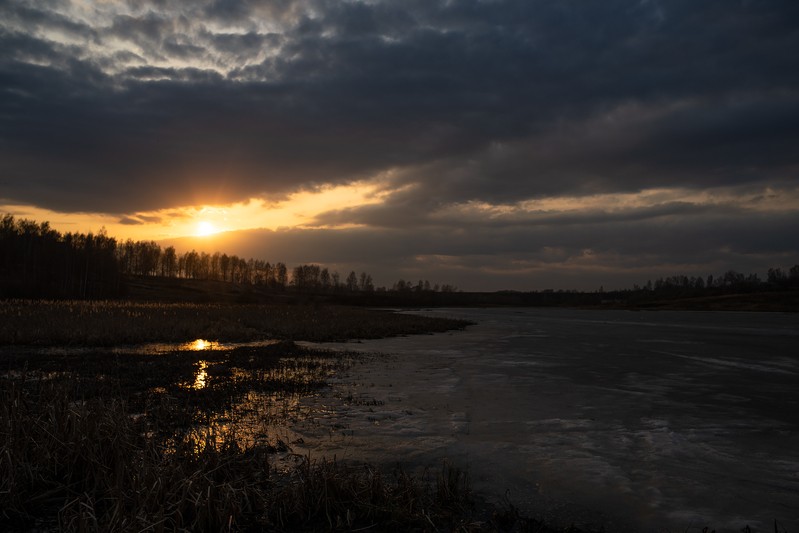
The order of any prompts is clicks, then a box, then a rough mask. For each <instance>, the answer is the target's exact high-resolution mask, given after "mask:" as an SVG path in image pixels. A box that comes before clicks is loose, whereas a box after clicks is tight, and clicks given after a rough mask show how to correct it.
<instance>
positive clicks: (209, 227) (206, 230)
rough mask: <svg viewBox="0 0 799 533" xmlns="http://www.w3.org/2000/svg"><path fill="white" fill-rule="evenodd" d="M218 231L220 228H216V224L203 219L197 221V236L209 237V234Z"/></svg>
mask: <svg viewBox="0 0 799 533" xmlns="http://www.w3.org/2000/svg"><path fill="white" fill-rule="evenodd" d="M218 232H219V230H218V229H216V226H214V225H213V224H211V223H210V222H207V221H205V220H203V221H201V222H198V223H197V231H196V232H195V235H196V236H197V237H207V236H208V235H213V234H214V233H218Z"/></svg>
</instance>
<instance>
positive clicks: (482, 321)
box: [299, 309, 799, 532]
mask: <svg viewBox="0 0 799 533" xmlns="http://www.w3.org/2000/svg"><path fill="white" fill-rule="evenodd" d="M423 312H424V313H429V314H434V315H439V316H441V315H443V316H448V317H454V318H465V319H468V320H471V321H474V322H475V323H476V324H475V325H474V326H470V327H468V328H467V329H466V330H464V331H458V332H449V333H442V334H436V335H423V336H410V337H400V338H391V339H378V340H369V341H363V342H360V343H344V344H324V345H323V346H325V347H328V348H334V349H338V348H342V349H348V350H353V349H355V350H358V351H364V352H369V353H373V352H379V353H382V354H386V355H384V356H380V357H376V358H371V359H369V360H367V361H366V362H364V363H361V364H358V365H356V366H355V367H353V368H352V369H351V370H350V371H349V372H347V373H344V374H342V375H340V376H339V377H338V378H337V379H336V380H335V381H334V383H333V386H332V388H331V389H330V390H329V391H327V393H326V394H324V395H322V396H319V397H316V398H313V399H309V400H307V401H309V402H313V403H314V405H309V409H311V411H312V412H315V413H317V415H316V416H314V417H312V418H313V419H312V420H310V421H309V422H308V423H307V424H306V426H305V427H300V428H299V432H300V434H301V435H302V437H303V441H304V442H305V445H304V446H305V448H304V451H303V450H300V451H303V453H305V452H309V453H311V454H312V457H316V458H320V457H321V456H326V457H329V458H332V457H333V456H335V457H336V458H337V459H339V460H341V459H346V460H353V461H368V462H374V463H380V464H385V465H395V464H398V465H401V466H403V467H405V468H410V469H414V468H416V469H418V468H419V467H421V466H429V467H431V468H433V469H435V468H438V467H440V465H441V461H443V460H447V461H449V462H450V463H452V464H453V465H456V466H459V467H463V468H466V469H468V471H469V472H470V475H471V479H472V486H473V488H474V489H475V490H476V491H478V492H479V493H481V494H483V495H485V496H486V497H488V498H492V497H497V496H503V495H506V496H507V498H508V500H509V501H510V502H512V503H513V504H514V505H516V506H517V507H519V508H520V509H521V510H522V511H523V512H525V513H527V514H528V515H531V516H535V517H540V518H546V519H548V520H553V521H555V522H563V523H566V524H567V525H568V523H571V522H575V523H576V524H577V525H582V526H589V527H599V526H604V527H605V529H606V530H608V531H667V530H668V531H701V529H702V527H704V526H710V528H711V529H716V530H717V531H719V532H721V531H736V532H738V531H741V529H742V528H743V527H744V526H746V525H749V526H750V527H752V528H753V529H755V530H769V531H773V530H774V520H775V519H776V520H777V521H778V523H779V526H780V531H782V529H783V528H784V529H786V530H788V531H799V349H798V348H797V347H798V346H799V315H797V314H781V313H722V312H676V311H675V312H672V311H650V312H632V311H596V310H567V309H439V310H424V311H423ZM342 399H343V400H344V401H342ZM492 495H493V496H492Z"/></svg>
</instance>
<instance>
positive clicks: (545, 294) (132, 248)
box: [0, 214, 799, 305]
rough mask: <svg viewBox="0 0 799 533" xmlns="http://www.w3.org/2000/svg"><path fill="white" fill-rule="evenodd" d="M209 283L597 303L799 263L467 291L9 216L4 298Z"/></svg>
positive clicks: (755, 284) (407, 301) (756, 286)
mask: <svg viewBox="0 0 799 533" xmlns="http://www.w3.org/2000/svg"><path fill="white" fill-rule="evenodd" d="M147 279H161V280H170V279H172V280H201V281H216V282H226V283H230V284H235V285H239V286H249V287H257V288H258V289H259V290H260V291H262V294H264V293H265V294H268V293H281V294H286V293H288V294H292V293H293V294H303V295H307V294H317V295H327V296H328V297H330V298H334V299H337V300H340V301H342V302H344V303H363V304H374V305H388V304H393V305H491V304H495V305H593V304H602V303H605V304H607V303H614V302H615V303H628V304H629V303H641V302H645V301H649V300H653V299H664V298H665V299H684V298H700V297H706V296H720V295H735V294H751V293H776V292H791V293H795V292H796V291H799V265H794V266H792V267H790V268H788V269H787V270H783V269H782V268H780V267H774V268H770V269H769V270H768V272H767V275H766V278H765V279H761V278H760V276H758V275H757V274H742V273H739V272H736V271H734V270H729V271H727V272H725V273H723V274H721V275H709V276H707V277H701V276H686V275H675V276H669V277H662V278H658V279H656V280H655V281H651V280H650V281H648V282H647V283H646V284H644V285H638V284H635V285H633V287H632V288H630V289H625V290H619V291H608V292H606V291H604V290H603V289H602V288H599V289H598V290H596V291H593V292H580V291H572V290H545V291H531V292H518V291H499V292H495V293H463V292H461V291H459V290H458V289H457V287H455V286H454V285H452V284H441V285H439V284H431V283H430V282H429V281H427V280H421V279H420V280H418V281H415V282H414V281H406V280H403V279H399V280H398V281H397V282H395V283H393V284H392V285H391V286H390V287H383V286H381V287H376V286H375V284H374V282H373V279H372V276H371V274H369V273H367V272H361V273H356V272H355V271H351V272H349V273H348V274H347V275H346V276H341V275H340V274H339V273H338V272H336V271H333V272H331V271H330V270H329V269H328V268H327V267H324V266H320V265H315V264H304V265H297V266H295V267H293V268H291V269H290V268H289V267H288V266H287V265H286V264H285V263H283V262H280V261H277V262H270V261H266V260H262V259H253V258H247V259H245V258H243V257H238V256H237V255H228V254H226V253H222V252H215V253H213V254H209V253H207V252H197V251H195V250H191V251H188V252H183V253H178V252H177V251H176V250H175V248H174V247H173V246H167V247H165V248H162V247H161V246H160V245H159V244H158V243H156V242H154V241H133V240H131V239H128V240H125V241H118V240H117V239H115V238H114V237H112V236H109V235H108V234H107V232H106V231H105V230H104V229H103V230H100V231H99V232H97V233H60V232H58V231H56V230H54V229H53V228H51V227H50V224H49V223H48V222H42V223H38V222H35V221H31V220H26V219H15V218H14V217H13V216H12V215H10V214H6V215H4V216H3V218H2V219H1V220H0V298H51V299H66V298H77V299H97V298H112V299H113V298H125V297H127V296H128V295H129V294H128V293H129V290H128V289H129V286H130V284H131V280H147Z"/></svg>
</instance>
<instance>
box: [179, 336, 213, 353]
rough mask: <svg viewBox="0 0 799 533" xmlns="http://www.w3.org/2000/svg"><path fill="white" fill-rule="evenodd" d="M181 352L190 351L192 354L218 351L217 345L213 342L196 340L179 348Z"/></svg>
mask: <svg viewBox="0 0 799 533" xmlns="http://www.w3.org/2000/svg"><path fill="white" fill-rule="evenodd" d="M180 348H181V349H182V350H191V351H193V352H202V351H204V350H218V349H219V343H218V342H215V341H207V340H205V339H197V340H194V341H191V342H187V343H186V344H184V345H182V346H181V347H180Z"/></svg>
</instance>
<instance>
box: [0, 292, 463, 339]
mask: <svg viewBox="0 0 799 533" xmlns="http://www.w3.org/2000/svg"><path fill="white" fill-rule="evenodd" d="M468 324H469V323H468V322H466V321H463V320H455V319H448V318H434V317H422V316H417V315H410V314H401V313H392V312H390V311H381V310H373V309H364V308H357V307H343V306H335V305H294V304H272V305H255V304H198V303H152V302H124V301H113V300H112V301H108V300H100V301H83V300H74V301H72V300H63V301H62V300H56V301H37V300H6V301H0V346H2V345H4V344H17V345H20V344H35V345H42V346H69V345H73V346H74V345H83V346H112V345H117V344H138V343H152V342H186V341H187V340H193V339H207V340H213V341H259V340H272V339H290V340H304V341H315V342H325V341H344V340H348V339H374V338H381V337H390V336H395V335H412V334H420V333H433V332H441V331H447V330H451V329H459V328H463V327H465V326H467V325H468Z"/></svg>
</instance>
